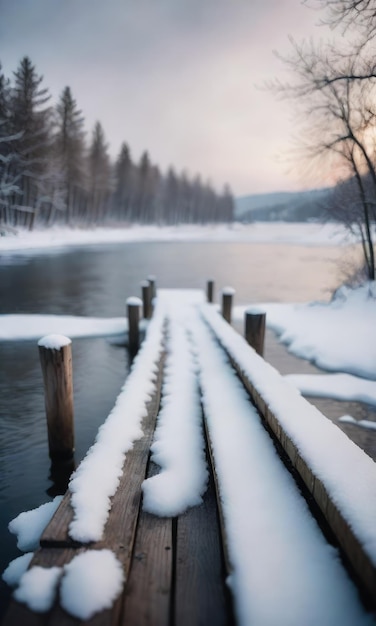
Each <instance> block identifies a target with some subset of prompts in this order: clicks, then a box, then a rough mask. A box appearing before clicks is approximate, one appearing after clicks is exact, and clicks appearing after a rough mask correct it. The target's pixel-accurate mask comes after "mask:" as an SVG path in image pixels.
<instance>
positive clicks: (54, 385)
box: [38, 335, 74, 460]
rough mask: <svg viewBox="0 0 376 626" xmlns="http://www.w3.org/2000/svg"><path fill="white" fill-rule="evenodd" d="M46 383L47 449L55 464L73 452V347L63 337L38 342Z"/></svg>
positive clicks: (50, 337)
mask: <svg viewBox="0 0 376 626" xmlns="http://www.w3.org/2000/svg"><path fill="white" fill-rule="evenodd" d="M38 349H39V358H40V362H41V366H42V373H43V382H44V398H45V406H46V417H47V429H48V447H49V454H50V457H51V459H52V460H59V459H70V458H72V456H73V452H74V419H73V379H72V344H71V340H70V339H68V337H64V336H63V335H47V336H46V337H43V338H42V339H40V340H39V341H38Z"/></svg>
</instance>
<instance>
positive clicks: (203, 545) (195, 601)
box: [174, 472, 234, 626]
mask: <svg viewBox="0 0 376 626" xmlns="http://www.w3.org/2000/svg"><path fill="white" fill-rule="evenodd" d="M225 579H226V571H225V563H224V557H223V551H222V541H221V530H220V524H219V519H218V509H217V502H216V493H215V487H214V480H213V475H212V472H210V480H209V485H208V489H207V492H206V494H205V496H204V499H203V503H202V504H200V505H199V506H195V507H192V508H191V509H188V511H186V512H185V513H184V515H181V516H180V517H179V518H178V520H177V537H176V579H175V603H174V615H175V621H174V623H175V624H178V625H179V626H199V625H200V624H213V625H215V626H228V625H229V624H233V623H234V622H233V615H232V609H231V601H230V593H229V590H228V588H227V587H226V584H225Z"/></svg>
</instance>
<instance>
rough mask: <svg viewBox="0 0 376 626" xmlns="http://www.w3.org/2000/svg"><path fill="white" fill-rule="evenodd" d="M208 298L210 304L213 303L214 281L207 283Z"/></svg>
mask: <svg viewBox="0 0 376 626" xmlns="http://www.w3.org/2000/svg"><path fill="white" fill-rule="evenodd" d="M206 297H207V300H208V302H213V300H214V280H208V282H207V283H206Z"/></svg>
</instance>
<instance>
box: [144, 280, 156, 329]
mask: <svg viewBox="0 0 376 626" xmlns="http://www.w3.org/2000/svg"><path fill="white" fill-rule="evenodd" d="M141 291H142V315H143V318H144V319H145V320H149V319H150V318H151V315H152V310H153V308H152V286H151V284H150V282H149V281H148V280H144V281H143V282H142V283H141Z"/></svg>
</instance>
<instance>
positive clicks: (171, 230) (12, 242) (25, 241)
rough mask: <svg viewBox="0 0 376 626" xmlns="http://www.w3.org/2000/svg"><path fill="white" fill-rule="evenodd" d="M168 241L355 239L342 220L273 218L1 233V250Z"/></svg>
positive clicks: (313, 241)
mask: <svg viewBox="0 0 376 626" xmlns="http://www.w3.org/2000/svg"><path fill="white" fill-rule="evenodd" d="M148 241H150V242H151V241H155V242H164V241H166V242H167V241H187V242H189V241H222V242H223V241H229V242H231V241H232V242H254V243H289V244H296V245H309V246H323V245H324V246H328V245H329V246H334V245H341V244H349V243H355V242H356V241H355V239H354V238H350V237H349V234H348V232H347V231H346V230H345V229H344V228H343V226H341V225H340V224H316V223H301V224H292V223H284V222H277V223H273V222H269V223H255V224H240V223H234V224H231V225H228V224H217V225H214V224H210V225H205V226H203V225H180V226H163V227H159V226H138V225H133V226H131V227H129V228H97V229H93V230H80V229H69V228H52V229H48V230H41V231H33V232H29V231H22V230H21V231H19V233H18V234H17V235H9V236H7V237H0V254H1V255H5V254H14V253H17V254H23V253H25V254H30V252H32V251H33V250H34V251H36V252H38V253H39V252H40V251H41V250H47V251H48V250H53V249H64V248H69V247H72V246H84V245H97V244H111V243H132V242H148Z"/></svg>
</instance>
